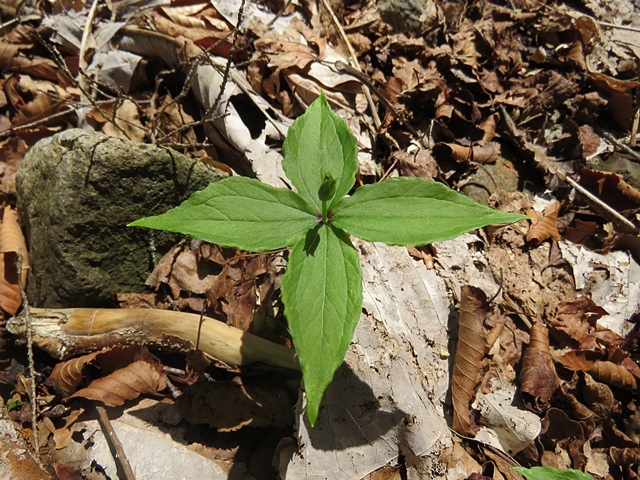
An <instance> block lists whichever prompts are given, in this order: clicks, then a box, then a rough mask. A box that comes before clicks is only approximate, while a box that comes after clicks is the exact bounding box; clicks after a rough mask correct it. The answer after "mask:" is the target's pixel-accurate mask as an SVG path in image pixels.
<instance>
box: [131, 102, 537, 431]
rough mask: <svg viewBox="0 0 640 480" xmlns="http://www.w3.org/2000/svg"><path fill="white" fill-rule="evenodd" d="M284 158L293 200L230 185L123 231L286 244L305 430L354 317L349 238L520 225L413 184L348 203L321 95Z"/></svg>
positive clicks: (330, 116) (344, 145)
mask: <svg viewBox="0 0 640 480" xmlns="http://www.w3.org/2000/svg"><path fill="white" fill-rule="evenodd" d="M283 157H284V159H283V161H282V166H283V168H284V170H285V172H286V174H287V176H288V177H289V180H290V181H291V183H292V184H293V186H294V187H295V188H296V189H297V193H296V192H293V191H291V190H286V189H282V188H274V187H271V186H269V185H265V184H262V183H260V182H259V181H257V180H253V179H249V178H244V177H231V178H227V179H225V180H222V181H219V182H216V183H212V184H211V185H209V186H208V187H207V188H205V189H204V190H201V191H199V192H196V193H194V194H193V195H192V196H191V197H190V198H189V199H188V200H186V201H185V202H183V203H182V204H181V205H180V206H178V207H176V208H174V209H172V210H169V211H168V212H166V213H164V214H162V215H158V216H154V217H145V218H141V219H139V220H136V221H135V222H133V223H131V224H130V225H132V226H137V227H148V228H155V229H159V230H169V231H173V232H180V233H184V234H187V235H191V236H193V237H196V238H199V239H202V240H206V241H209V242H212V243H217V244H220V245H223V246H228V247H234V248H240V249H243V250H251V251H257V252H260V251H268V250H273V249H277V248H281V247H291V246H293V250H292V251H291V254H290V255H289V260H288V265H287V271H286V273H285V274H284V276H283V278H282V300H283V303H284V307H285V316H286V318H287V321H288V324H289V329H290V331H291V336H292V337H293V343H294V345H295V347H296V351H297V354H298V358H299V360H300V366H301V369H302V374H303V379H304V388H305V391H306V393H307V416H308V418H309V421H310V422H311V424H312V425H313V424H314V423H315V421H316V418H317V416H318V409H319V407H320V401H321V400H322V396H323V394H324V391H325V390H326V388H327V386H328V385H329V383H330V382H331V379H332V378H333V375H334V373H335V371H336V370H337V369H338V367H339V366H340V364H341V363H342V361H343V359H344V355H345V353H346V351H347V348H348V347H349V343H350V341H351V339H352V337H353V332H354V330H355V327H356V324H357V323H358V319H359V318H360V311H361V307H362V271H361V269H360V263H359V256H358V252H357V251H356V249H355V248H354V246H353V245H352V243H351V241H350V239H349V233H350V234H352V235H355V236H358V237H360V238H363V239H364V240H368V241H371V242H376V241H378V242H384V243H387V244H390V245H424V244H427V243H431V242H435V241H441V240H447V239H450V238H453V237H456V236H457V235H460V234H461V233H464V232H467V231H469V230H473V229H475V228H480V227H483V226H486V225H489V224H499V223H510V222H514V221H517V220H520V219H522V218H526V217H525V216H523V215H518V214H513V213H504V212H500V211H497V210H492V209H490V208H488V207H485V206H482V205H479V204H477V203H475V202H473V201H472V200H470V199H469V198H467V197H465V196H463V195H460V194H458V193H456V192H454V191H453V190H451V189H449V188H447V187H445V186H444V185H442V184H439V183H436V182H434V181H431V180H425V179H420V178H392V179H389V180H386V181H384V182H380V183H376V184H373V185H367V186H364V187H361V188H358V189H357V190H356V191H355V193H354V194H353V195H352V196H351V197H346V196H345V195H347V194H348V193H349V191H350V190H351V188H352V187H353V184H354V182H355V175H356V172H357V170H358V160H357V145H356V139H355V137H354V136H353V135H352V134H351V132H350V131H349V129H348V127H347V125H346V124H345V122H344V121H342V120H341V119H340V118H339V117H338V116H337V115H335V114H334V113H333V112H332V111H331V108H330V107H329V105H328V103H327V100H326V98H325V97H324V95H321V96H320V97H319V98H318V99H317V100H316V101H315V102H313V103H312V104H311V106H310V107H309V108H308V109H307V111H306V112H305V113H304V115H302V116H301V117H300V118H298V119H297V120H296V121H295V123H294V124H293V126H292V127H291V128H290V129H289V133H288V135H287V139H286V141H285V142H284V145H283ZM347 232H349V233H347Z"/></svg>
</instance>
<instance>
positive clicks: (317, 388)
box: [282, 225, 362, 425]
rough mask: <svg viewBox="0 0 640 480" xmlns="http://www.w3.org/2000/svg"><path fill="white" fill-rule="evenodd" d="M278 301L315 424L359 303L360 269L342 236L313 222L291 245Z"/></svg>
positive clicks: (349, 340)
mask: <svg viewBox="0 0 640 480" xmlns="http://www.w3.org/2000/svg"><path fill="white" fill-rule="evenodd" d="M282 301H283V303H284V307H285V315H286V317H287V320H288V322H289V330H290V331H291V336H292V337H293V343H294V345H295V347H296V351H297V352H298V358H299V360H300V366H301V368H302V374H303V378H304V388H305V391H306V392H307V417H308V418H309V422H310V423H311V425H314V424H315V421H316V418H317V417H318V409H319V408H320V401H321V400H322V396H323V394H324V391H325V390H326V388H327V386H328V385H329V383H331V379H332V378H333V375H334V373H335V371H336V370H337V369H338V367H339V366H340V365H341V364H342V361H343V360H344V355H345V353H346V352H347V348H349V343H350V342H351V338H352V337H353V332H354V330H355V328H356V324H357V323H358V319H359V318H360V310H361V307H362V270H361V269H360V263H359V257H358V252H357V251H356V249H355V248H354V247H353V245H352V244H351V241H350V240H349V237H348V235H347V234H346V233H345V232H343V231H342V230H338V229H335V228H333V227H332V226H330V225H318V226H317V227H315V228H314V229H312V230H310V231H309V232H308V234H307V235H306V237H305V238H303V239H301V240H300V241H298V243H296V245H295V246H294V247H293V250H292V252H291V255H290V256H289V263H288V265H287V271H286V273H285V274H284V276H283V277H282Z"/></svg>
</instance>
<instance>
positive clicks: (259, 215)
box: [129, 177, 317, 252]
mask: <svg viewBox="0 0 640 480" xmlns="http://www.w3.org/2000/svg"><path fill="white" fill-rule="evenodd" d="M316 224H317V220H316V217H315V214H314V212H313V209H311V207H309V205H307V203H306V202H305V201H304V200H303V199H302V198H300V196H299V195H297V194H296V193H295V192H292V191H290V190H285V189H283V188H275V187H271V186H269V185H265V184H263V183H260V182H259V181H258V180H254V179H250V178H245V177H230V178H225V179H224V180H220V181H219V182H215V183H211V184H210V185H209V186H208V187H207V188H205V189H203V190H200V191H199V192H196V193H194V194H193V195H191V197H189V199H187V200H185V201H184V202H182V204H181V205H180V206H178V207H176V208H173V209H171V210H169V211H168V212H166V213H163V214H162V215H156V216H154V217H144V218H141V219H139V220H136V221H135V222H133V223H130V224H129V226H133V227H147V228H155V229H157V230H168V231H170V232H179V233H184V234H185V235H191V236H192V237H195V238H199V239H201V240H205V241H207V242H211V243H217V244H219V245H222V246H225V247H234V248H240V249H243V250H250V251H254V252H264V251H267V250H273V249H276V248H280V247H289V246H291V245H293V244H294V243H296V242H297V241H298V239H300V237H303V236H304V234H305V232H306V231H307V230H309V229H310V228H312V227H313V226H314V225H316Z"/></svg>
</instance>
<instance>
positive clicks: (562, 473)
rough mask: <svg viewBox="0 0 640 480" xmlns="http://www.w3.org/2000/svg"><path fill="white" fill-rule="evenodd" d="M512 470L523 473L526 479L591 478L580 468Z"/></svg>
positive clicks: (564, 479)
mask: <svg viewBox="0 0 640 480" xmlns="http://www.w3.org/2000/svg"><path fill="white" fill-rule="evenodd" d="M514 470H515V471H517V472H519V473H520V474H521V475H523V476H524V477H525V478H526V479H527V480H593V477H592V476H591V475H589V474H588V473H582V472H581V471H580V470H572V469H570V468H568V469H566V470H559V469H557V468H554V467H532V468H524V467H514Z"/></svg>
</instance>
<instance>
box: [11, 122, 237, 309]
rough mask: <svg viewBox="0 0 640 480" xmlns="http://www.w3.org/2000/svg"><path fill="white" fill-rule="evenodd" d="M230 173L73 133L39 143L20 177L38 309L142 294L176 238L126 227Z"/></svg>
mask: <svg viewBox="0 0 640 480" xmlns="http://www.w3.org/2000/svg"><path fill="white" fill-rule="evenodd" d="M225 176H226V174H225V173H223V172H221V171H220V170H217V169H214V168H211V167H209V166H207V165H205V164H203V163H200V162H196V161H194V160H192V159H189V158H187V157H185V156H184V155H182V154H180V153H178V152H175V151H173V150H171V149H168V148H160V147H155V146H152V145H144V144H140V143H137V142H131V141H125V140H120V139H116V138H112V137H107V136H105V135H102V134H97V133H94V132H87V131H85V130H70V131H66V132H63V133H60V134H58V135H55V136H53V137H51V138H48V139H45V140H42V141H40V142H38V143H37V144H36V145H34V146H33V147H32V148H31V149H30V150H29V152H28V153H27V155H26V156H25V159H24V161H23V163H22V166H21V168H20V170H19V172H18V174H17V197H18V209H19V212H20V217H21V221H22V223H23V224H24V226H25V230H26V235H27V242H28V245H29V254H30V259H31V272H30V278H29V284H28V287H27V294H28V298H29V300H30V301H31V304H32V305H33V306H37V307H101V306H109V305H113V303H114V295H115V294H116V293H117V292H136V291H142V290H143V289H144V282H145V279H146V277H147V276H148V274H149V272H150V271H151V269H152V268H153V263H154V256H156V255H157V256H158V257H157V258H160V257H159V256H160V255H162V254H164V253H165V252H166V251H167V250H168V249H169V248H171V246H172V245H173V244H174V243H175V242H176V240H177V239H178V238H179V236H177V235H175V234H171V233H168V232H157V231H152V230H147V229H141V228H130V227H127V226H126V225H127V224H128V223H129V222H132V221H133V220H136V219H137V218H140V217H142V216H146V215H154V214H159V213H162V212H165V211H166V210H168V209H169V208H171V207H174V206H176V205H178V204H180V202H182V201H183V200H185V199H187V198H188V197H189V196H190V195H191V194H192V193H193V192H195V191H197V190H200V189H202V188H204V187H206V186H207V185H208V184H209V183H210V182H213V181H217V180H220V179H221V178H223V177H225Z"/></svg>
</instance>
